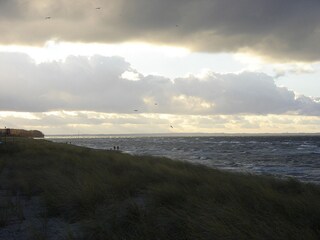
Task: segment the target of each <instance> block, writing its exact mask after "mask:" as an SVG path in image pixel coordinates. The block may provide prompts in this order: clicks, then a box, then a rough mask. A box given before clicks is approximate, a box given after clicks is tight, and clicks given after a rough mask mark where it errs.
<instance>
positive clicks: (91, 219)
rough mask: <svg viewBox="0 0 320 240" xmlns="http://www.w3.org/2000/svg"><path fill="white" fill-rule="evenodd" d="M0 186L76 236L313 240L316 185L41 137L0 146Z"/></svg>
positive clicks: (318, 221)
mask: <svg viewBox="0 0 320 240" xmlns="http://www.w3.org/2000/svg"><path fill="white" fill-rule="evenodd" d="M0 154H1V155H0V171H2V172H6V174H7V175H6V176H7V177H6V178H5V179H4V180H3V181H2V182H1V187H2V188H6V189H10V190H11V191H12V192H17V191H19V192H22V193H23V194H25V195H27V196H35V195H38V196H41V197H42V199H43V201H44V203H45V206H46V208H47V212H48V216H49V217H60V218H63V219H65V220H66V221H68V222H70V223H80V224H81V231H82V232H83V233H84V239H133V240H135V239H136V240H144V239H148V240H149V239H159V240H162V239H175V240H180V239H181V240H182V239H183V240H187V239H196V240H201V239H208V240H212V239H266V240H267V239H268V240H269V239H299V240H300V239H319V237H320V188H319V186H316V185H312V184H304V183H300V182H298V181H296V180H292V179H290V180H286V181H285V180H278V179H275V178H271V177H263V176H253V175H245V174H239V173H229V172H223V171H219V170H215V169H210V168H207V167H204V166H196V165H192V164H189V163H185V162H182V161H172V160H169V159H165V158H156V157H150V156H143V157H141V156H131V155H128V154H123V153H120V152H116V151H103V150H93V149H88V148H83V147H76V146H72V145H67V144H59V143H52V142H48V141H45V140H31V139H28V140H26V139H19V140H16V141H15V142H14V143H7V144H2V145H0Z"/></svg>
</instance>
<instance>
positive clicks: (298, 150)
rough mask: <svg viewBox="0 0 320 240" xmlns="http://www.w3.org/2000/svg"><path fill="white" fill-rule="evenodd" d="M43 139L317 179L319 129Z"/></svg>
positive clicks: (319, 174) (319, 172)
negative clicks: (291, 133)
mask: <svg viewBox="0 0 320 240" xmlns="http://www.w3.org/2000/svg"><path fill="white" fill-rule="evenodd" d="M46 138H47V139H48V140H51V141H54V142H63V143H69V144H74V145H77V146H85V147H89V148H94V149H108V150H110V149H113V148H114V147H117V146H119V149H120V151H122V152H125V153H129V154H133V155H152V156H161V157H168V158H171V159H174V160H180V161H188V162H191V163H194V164H203V165H206V166H209V167H212V168H218V169H223V170H227V171H235V172H246V173H252V174H260V175H261V174H262V175H272V176H275V177H279V178H296V179H298V180H301V181H304V182H311V183H315V184H320V135H318V136H317V135H311V136H310V135H309V136H307V135H306V136H304V135H298V136H287V135H286V136H279V135H276V136H270V135H268V136H152V135H150V136H140V135H97V136H93V135H86V136H47V137H46Z"/></svg>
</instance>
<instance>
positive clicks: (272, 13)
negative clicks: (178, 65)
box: [0, 0, 320, 61]
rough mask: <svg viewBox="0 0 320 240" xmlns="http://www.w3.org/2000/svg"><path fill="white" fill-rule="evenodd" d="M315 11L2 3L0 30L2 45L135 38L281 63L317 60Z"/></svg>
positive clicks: (319, 24)
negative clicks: (246, 53)
mask: <svg viewBox="0 0 320 240" xmlns="http://www.w3.org/2000/svg"><path fill="white" fill-rule="evenodd" d="M96 7H100V8H101V9H99V10H97V9H96ZM319 11H320V1H318V0H308V1H302V0H281V1H279V0H184V1H182V0H108V1H100V2H99V3H98V2H94V1H89V0H78V1H67V0H46V1H40V0H10V1H9V0H2V1H0V31H1V32H2V33H5V34H2V36H1V39H0V41H1V42H2V43H5V44H8V43H25V44H43V43H44V42H45V41H46V40H48V39H52V38H55V39H60V40H65V41H82V42H106V43H110V42H123V41H130V40H139V41H147V42H153V43H162V44H172V45H179V46H186V47H190V48H192V49H193V50H195V51H205V52H222V51H227V52H234V51H240V50H242V51H243V50H245V51H249V52H255V53H257V54H260V55H263V56H265V57H269V58H273V59H277V60H278V61H318V60H319V58H320V57H319V56H320V45H319V44H318V43H319V41H320V14H319ZM46 16H50V17H51V19H50V20H45V17H46Z"/></svg>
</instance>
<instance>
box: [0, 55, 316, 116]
mask: <svg viewBox="0 0 320 240" xmlns="http://www.w3.org/2000/svg"><path fill="white" fill-rule="evenodd" d="M0 66H1V67H2V70H1V72H0V84H1V86H2V87H1V88H0V111H21V112H46V111H55V110H67V111H96V112H104V113H130V114H132V113H163V114H187V115H190V114H195V115H208V114H209V115H218V114H253V115H254V114H258V115H265V114H292V115H311V116H319V115H320V103H319V101H318V100H316V99H312V98H309V97H306V96H299V95H297V94H295V93H294V92H292V91H290V90H288V89H287V88H284V87H278V86H277V85H276V84H275V82H274V79H272V78H271V77H269V76H267V75H265V74H261V73H253V72H251V73H250V72H244V73H240V74H217V73H213V72H211V73H208V74H207V75H206V76H205V77H202V78H199V77H196V76H192V75H191V76H189V77H184V78H177V79H174V80H173V81H172V80H170V79H168V78H165V77H161V76H152V75H149V76H143V75H142V74H140V73H139V72H137V71H135V70H134V69H132V67H131V66H130V64H129V63H128V62H126V61H125V60H124V59H123V58H120V57H103V56H93V57H75V56H70V57H68V58H67V59H66V61H64V62H48V63H42V64H39V65H37V64H35V63H34V61H33V60H32V59H31V58H29V57H28V56H27V55H24V54H18V53H1V54H0ZM128 73H132V74H128ZM130 75H133V76H134V77H135V80H134V81H133V80H128V79H126V78H125V76H130ZM135 110H137V111H135Z"/></svg>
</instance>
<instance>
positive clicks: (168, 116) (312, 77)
mask: <svg viewBox="0 0 320 240" xmlns="http://www.w3.org/2000/svg"><path fill="white" fill-rule="evenodd" d="M319 11H320V2H319V1H318V0H308V1H301V0H290V1H289V0H282V1H278V0H277V1H276V0H184V1H182V0H78V1H73V2H72V1H67V0H0V32H1V33H2V34H1V37H0V84H1V87H0V128H3V127H9V128H24V129H38V130H40V131H42V132H44V133H45V134H46V135H50V134H134V133H302V132H305V133H317V132H320V45H319V42H320V15H319V14H318V13H319Z"/></svg>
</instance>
